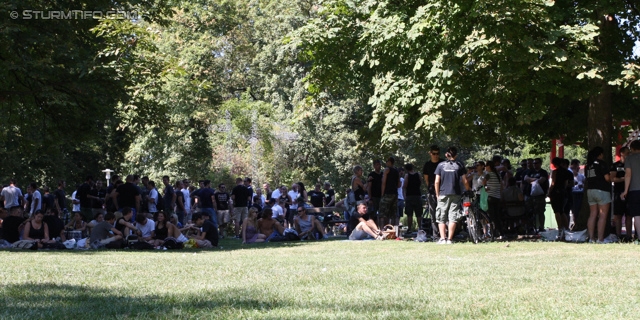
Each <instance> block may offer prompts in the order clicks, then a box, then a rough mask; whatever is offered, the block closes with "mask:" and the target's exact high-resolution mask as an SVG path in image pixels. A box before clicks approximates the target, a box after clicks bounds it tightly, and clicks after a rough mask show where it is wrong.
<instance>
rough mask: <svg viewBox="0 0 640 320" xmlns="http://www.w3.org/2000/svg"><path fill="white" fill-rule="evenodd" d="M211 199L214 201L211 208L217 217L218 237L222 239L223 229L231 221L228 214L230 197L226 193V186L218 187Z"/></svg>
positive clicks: (220, 185)
mask: <svg viewBox="0 0 640 320" xmlns="http://www.w3.org/2000/svg"><path fill="white" fill-rule="evenodd" d="M213 198H214V199H215V201H214V202H213V206H214V208H215V210H216V214H217V215H218V226H219V229H220V236H222V237H224V229H225V228H226V227H227V223H229V222H230V221H231V215H230V214H229V207H230V205H229V200H230V199H231V195H229V193H228V192H227V186H225V184H224V183H221V184H219V185H218V190H217V191H216V193H214V194H213Z"/></svg>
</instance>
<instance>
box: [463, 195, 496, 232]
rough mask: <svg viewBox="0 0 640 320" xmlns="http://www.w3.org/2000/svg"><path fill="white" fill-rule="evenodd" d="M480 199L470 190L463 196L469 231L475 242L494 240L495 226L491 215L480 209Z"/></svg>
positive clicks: (464, 212)
mask: <svg viewBox="0 0 640 320" xmlns="http://www.w3.org/2000/svg"><path fill="white" fill-rule="evenodd" d="M479 200H480V199H478V197H477V196H476V194H475V193H474V192H471V191H468V192H466V193H465V194H464V195H463V197H462V208H463V214H464V216H465V217H466V224H467V232H468V233H469V239H470V240H471V241H472V242H473V243H476V244H477V243H479V242H487V241H493V234H494V233H495V227H494V225H493V222H492V221H491V219H489V215H487V213H486V212H484V211H482V209H480V201H479Z"/></svg>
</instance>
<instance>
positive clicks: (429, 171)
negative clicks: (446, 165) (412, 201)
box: [418, 144, 444, 239]
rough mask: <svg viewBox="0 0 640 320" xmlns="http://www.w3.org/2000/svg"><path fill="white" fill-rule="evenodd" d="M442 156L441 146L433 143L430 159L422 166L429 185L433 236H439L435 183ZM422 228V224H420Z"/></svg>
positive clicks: (428, 199)
mask: <svg viewBox="0 0 640 320" xmlns="http://www.w3.org/2000/svg"><path fill="white" fill-rule="evenodd" d="M442 161H444V160H442V159H441V158H440V147H438V146H437V145H435V144H434V145H432V146H431V148H430V150H429V161H427V162H426V163H425V164H424V166H423V167H422V176H423V177H424V183H425V184H426V186H427V205H428V210H429V216H430V217H431V230H433V238H434V239H435V238H438V237H439V234H438V224H437V223H436V206H437V205H438V202H437V200H436V191H435V189H434V183H435V181H436V174H435V172H436V168H437V167H438V164H439V163H440V162H442ZM418 228H422V226H418Z"/></svg>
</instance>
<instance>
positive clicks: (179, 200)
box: [174, 180, 187, 225]
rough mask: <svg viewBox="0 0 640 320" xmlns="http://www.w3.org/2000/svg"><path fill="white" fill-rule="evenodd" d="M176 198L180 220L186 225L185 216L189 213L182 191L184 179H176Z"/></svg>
mask: <svg viewBox="0 0 640 320" xmlns="http://www.w3.org/2000/svg"><path fill="white" fill-rule="evenodd" d="M174 191H175V199H176V214H177V215H178V221H180V223H181V224H182V225H184V217H185V215H186V213H187V211H186V209H185V200H184V192H182V180H176V184H175V189H174Z"/></svg>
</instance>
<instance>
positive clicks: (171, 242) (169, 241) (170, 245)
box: [164, 237, 184, 249]
mask: <svg viewBox="0 0 640 320" xmlns="http://www.w3.org/2000/svg"><path fill="white" fill-rule="evenodd" d="M164 247H165V248H167V249H182V248H184V244H183V243H181V242H178V241H177V240H176V238H171V237H169V238H166V239H165V240H164Z"/></svg>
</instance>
